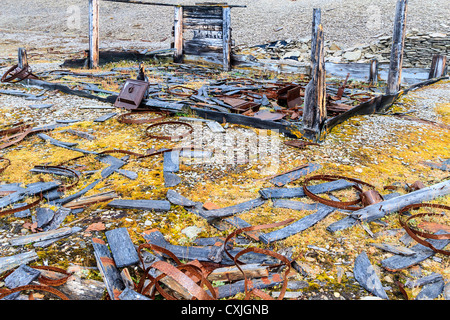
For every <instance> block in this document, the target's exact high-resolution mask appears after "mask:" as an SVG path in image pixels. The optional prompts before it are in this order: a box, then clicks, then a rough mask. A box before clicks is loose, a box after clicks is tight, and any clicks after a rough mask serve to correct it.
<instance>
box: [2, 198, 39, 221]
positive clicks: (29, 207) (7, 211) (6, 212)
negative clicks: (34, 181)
mask: <svg viewBox="0 0 450 320" xmlns="http://www.w3.org/2000/svg"><path fill="white" fill-rule="evenodd" d="M42 199H43V197H42V193H41V194H40V195H39V199H37V200H36V201H33V202H32V203H30V204H27V205H26V206H23V207H18V208H13V209H6V210H3V211H0V217H3V216H6V215H9V214H13V213H16V212H20V211H24V210H27V209H31V208H33V207H36V206H37V205H38V204H39V203H40V202H41V201H42Z"/></svg>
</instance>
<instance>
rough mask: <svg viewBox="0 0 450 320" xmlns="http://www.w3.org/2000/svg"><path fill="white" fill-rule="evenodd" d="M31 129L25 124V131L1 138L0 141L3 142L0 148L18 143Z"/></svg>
mask: <svg viewBox="0 0 450 320" xmlns="http://www.w3.org/2000/svg"><path fill="white" fill-rule="evenodd" d="M32 130H33V129H32V128H31V127H28V126H27V129H26V130H25V131H23V132H20V133H17V134H15V135H12V136H9V137H5V138H3V139H1V140H0V142H3V144H1V145H0V150H1V149H5V148H7V147H10V146H12V145H14V144H16V143H19V142H20V141H22V140H23V139H25V137H26V136H28V135H29V134H30V133H31V131H32Z"/></svg>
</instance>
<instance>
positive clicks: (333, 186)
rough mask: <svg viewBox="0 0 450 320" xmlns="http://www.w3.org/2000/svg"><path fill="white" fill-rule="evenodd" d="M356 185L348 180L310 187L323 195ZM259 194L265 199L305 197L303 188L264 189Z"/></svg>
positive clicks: (314, 191)
mask: <svg viewBox="0 0 450 320" xmlns="http://www.w3.org/2000/svg"><path fill="white" fill-rule="evenodd" d="M353 185H354V183H352V182H349V181H347V180H343V179H340V180H336V181H331V182H325V183H321V184H316V185H312V186H309V187H308V190H310V191H311V192H312V193H315V194H321V193H326V192H331V191H337V190H342V189H346V188H349V187H351V186H353ZM259 194H260V195H261V197H263V198H264V199H279V198H301V197H305V196H306V195H305V192H304V191H303V187H297V188H264V189H261V190H259Z"/></svg>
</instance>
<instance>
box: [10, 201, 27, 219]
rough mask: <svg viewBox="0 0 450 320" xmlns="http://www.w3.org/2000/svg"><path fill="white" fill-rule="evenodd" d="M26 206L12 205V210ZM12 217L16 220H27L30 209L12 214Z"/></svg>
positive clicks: (24, 204) (23, 204) (21, 204)
mask: <svg viewBox="0 0 450 320" xmlns="http://www.w3.org/2000/svg"><path fill="white" fill-rule="evenodd" d="M26 205H27V204H26V203H15V204H14V205H13V208H14V209H16V208H20V207H25V206H26ZM14 217H16V218H27V217H31V211H30V209H26V210H23V211H19V212H14Z"/></svg>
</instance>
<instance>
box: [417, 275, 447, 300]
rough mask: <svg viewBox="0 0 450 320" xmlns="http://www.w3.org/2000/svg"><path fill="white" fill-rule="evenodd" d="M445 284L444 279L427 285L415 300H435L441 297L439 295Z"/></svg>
mask: <svg viewBox="0 0 450 320" xmlns="http://www.w3.org/2000/svg"><path fill="white" fill-rule="evenodd" d="M444 286H445V282H444V279H441V280H440V281H437V282H434V283H430V284H427V285H425V286H424V287H423V288H422V290H421V291H420V292H419V294H418V295H417V296H416V299H415V300H434V299H436V298H438V297H439V295H440V294H441V293H442V291H443V290H444Z"/></svg>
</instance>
